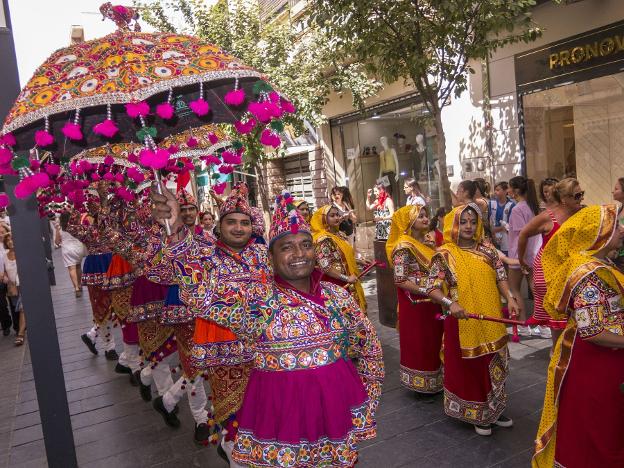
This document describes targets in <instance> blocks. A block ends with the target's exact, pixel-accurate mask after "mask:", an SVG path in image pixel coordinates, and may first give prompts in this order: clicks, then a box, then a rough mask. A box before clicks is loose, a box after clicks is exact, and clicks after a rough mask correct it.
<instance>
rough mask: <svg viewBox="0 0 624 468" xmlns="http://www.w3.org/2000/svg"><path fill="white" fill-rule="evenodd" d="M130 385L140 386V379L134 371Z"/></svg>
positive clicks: (131, 374)
mask: <svg viewBox="0 0 624 468" xmlns="http://www.w3.org/2000/svg"><path fill="white" fill-rule="evenodd" d="M139 378H140V377H139ZM130 385H132V386H133V387H138V386H139V381H138V380H137V378H136V375H134V374H133V373H132V372H130Z"/></svg>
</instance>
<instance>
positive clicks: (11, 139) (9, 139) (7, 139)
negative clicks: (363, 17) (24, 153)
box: [0, 133, 17, 146]
mask: <svg viewBox="0 0 624 468" xmlns="http://www.w3.org/2000/svg"><path fill="white" fill-rule="evenodd" d="M0 144H3V145H7V146H15V145H16V144H17V141H15V136H14V135H13V134H12V133H7V134H5V135H2V136H1V137H0Z"/></svg>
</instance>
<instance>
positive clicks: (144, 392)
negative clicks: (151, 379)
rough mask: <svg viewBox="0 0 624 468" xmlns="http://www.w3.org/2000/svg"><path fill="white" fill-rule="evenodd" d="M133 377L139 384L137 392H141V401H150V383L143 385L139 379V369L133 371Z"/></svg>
mask: <svg viewBox="0 0 624 468" xmlns="http://www.w3.org/2000/svg"><path fill="white" fill-rule="evenodd" d="M134 378H135V379H136V381H137V382H138V384H139V393H140V394H141V398H142V399H143V401H152V387H151V385H145V384H144V383H143V382H142V381H141V371H136V372H135V373H134ZM174 412H175V410H174Z"/></svg>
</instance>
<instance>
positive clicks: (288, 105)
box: [281, 99, 297, 114]
mask: <svg viewBox="0 0 624 468" xmlns="http://www.w3.org/2000/svg"><path fill="white" fill-rule="evenodd" d="M281 108H282V110H283V111H284V112H287V113H288V114H294V113H295V112H296V111H297V109H295V106H294V105H293V103H292V102H290V101H289V100H287V99H282V102H281Z"/></svg>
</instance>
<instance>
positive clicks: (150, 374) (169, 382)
mask: <svg viewBox="0 0 624 468" xmlns="http://www.w3.org/2000/svg"><path fill="white" fill-rule="evenodd" d="M172 356H175V353H174V354H171V355H169V356H167V357H166V358H165V359H163V360H162V361H160V362H154V363H149V362H148V363H147V365H146V366H145V367H144V368H143V370H142V371H141V382H142V383H143V385H152V382H154V384H155V385H156V391H158V394H159V395H160V396H164V395H165V393H167V390H169V389H170V388H171V387H172V386H173V379H172V378H171V367H170V366H169V361H170V359H171V357H172ZM174 406H175V405H174Z"/></svg>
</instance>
